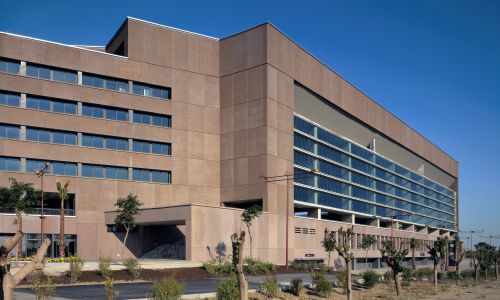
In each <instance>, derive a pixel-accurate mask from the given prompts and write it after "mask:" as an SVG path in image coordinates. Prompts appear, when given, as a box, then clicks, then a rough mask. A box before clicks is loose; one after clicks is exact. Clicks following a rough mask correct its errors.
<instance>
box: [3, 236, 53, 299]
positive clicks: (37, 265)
mask: <svg viewBox="0 0 500 300" xmlns="http://www.w3.org/2000/svg"><path fill="white" fill-rule="evenodd" d="M22 236H23V234H22V232H20V231H18V232H17V233H16V234H15V235H14V237H12V238H10V239H8V240H6V241H5V242H4V243H3V247H2V248H3V249H2V251H1V257H0V274H1V275H2V278H1V281H2V285H1V289H2V290H1V291H0V300H13V299H14V295H13V290H14V288H15V287H16V286H17V285H18V284H19V283H21V281H22V280H23V279H24V278H25V277H26V276H27V275H28V274H29V273H31V272H33V271H34V270H42V269H43V267H44V264H43V258H44V256H45V254H46V253H47V249H48V248H49V246H50V240H49V239H45V240H44V241H43V243H42V244H41V246H40V248H38V251H37V252H36V255H35V257H34V258H33V259H32V260H31V262H29V263H27V264H26V265H24V267H22V268H21V269H20V270H18V271H17V272H16V273H15V274H14V275H12V274H10V273H9V272H8V265H9V264H10V262H8V261H7V257H8V254H9V253H10V251H12V249H14V247H15V246H16V245H19V242H20V241H21V240H22Z"/></svg>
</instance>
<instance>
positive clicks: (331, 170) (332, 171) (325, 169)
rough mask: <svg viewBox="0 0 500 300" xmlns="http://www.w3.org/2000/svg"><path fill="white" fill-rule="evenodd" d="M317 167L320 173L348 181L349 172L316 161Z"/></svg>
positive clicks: (322, 161)
mask: <svg viewBox="0 0 500 300" xmlns="http://www.w3.org/2000/svg"><path fill="white" fill-rule="evenodd" d="M318 167H319V170H320V172H322V173H326V174H328V175H330V176H335V177H338V178H342V179H345V180H349V172H350V171H349V170H347V169H345V168H342V167H339V166H336V165H334V164H331V163H329V162H326V161H324V160H318Z"/></svg>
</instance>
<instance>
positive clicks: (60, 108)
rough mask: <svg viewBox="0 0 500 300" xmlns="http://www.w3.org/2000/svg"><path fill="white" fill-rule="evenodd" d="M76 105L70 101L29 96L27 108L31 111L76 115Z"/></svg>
mask: <svg viewBox="0 0 500 300" xmlns="http://www.w3.org/2000/svg"><path fill="white" fill-rule="evenodd" d="M76 106H77V105H76V103H75V102H70V101H61V100H51V99H47V98H41V97H35V96H27V97H26V107H27V108H31V109H38V110H45V111H53V112H58V113H65V114H73V115H75V114H76Z"/></svg>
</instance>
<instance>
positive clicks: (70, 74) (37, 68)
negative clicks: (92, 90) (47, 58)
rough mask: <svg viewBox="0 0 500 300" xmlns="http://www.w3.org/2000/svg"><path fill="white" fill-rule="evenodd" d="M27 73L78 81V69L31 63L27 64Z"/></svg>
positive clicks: (49, 78)
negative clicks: (64, 68)
mask: <svg viewBox="0 0 500 300" xmlns="http://www.w3.org/2000/svg"><path fill="white" fill-rule="evenodd" d="M26 75H28V76H32V77H37V78H42V79H48V80H54V81H61V82H66V83H73V84H76V83H77V82H76V79H77V75H76V71H69V70H63V69H58V68H53V67H47V66H41V65H35V64H31V63H28V64H26Z"/></svg>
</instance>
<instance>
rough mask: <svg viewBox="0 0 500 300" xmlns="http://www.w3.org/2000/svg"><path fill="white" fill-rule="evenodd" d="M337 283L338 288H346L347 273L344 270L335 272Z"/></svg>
mask: <svg viewBox="0 0 500 300" xmlns="http://www.w3.org/2000/svg"><path fill="white" fill-rule="evenodd" d="M337 282H338V284H339V287H340V288H342V289H343V290H345V289H346V288H347V272H346V271H345V270H340V271H338V272H337Z"/></svg>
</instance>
